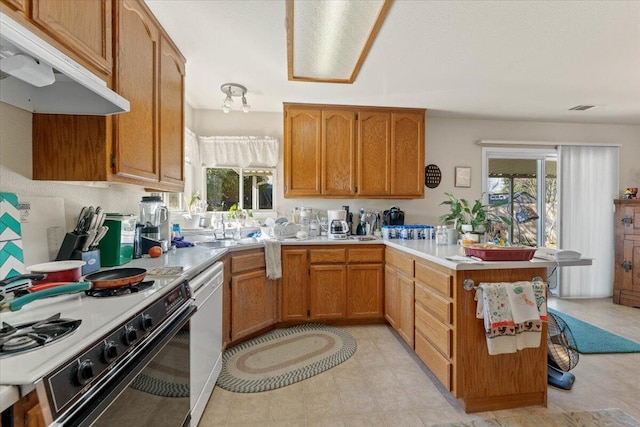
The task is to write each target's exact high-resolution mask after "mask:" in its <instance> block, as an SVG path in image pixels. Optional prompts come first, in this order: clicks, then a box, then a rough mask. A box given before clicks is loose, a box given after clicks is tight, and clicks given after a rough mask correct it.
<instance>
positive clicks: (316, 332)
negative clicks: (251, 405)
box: [217, 323, 356, 393]
mask: <svg viewBox="0 0 640 427" xmlns="http://www.w3.org/2000/svg"><path fill="white" fill-rule="evenodd" d="M355 351H356V340H355V338H353V337H352V336H351V335H350V334H349V333H347V332H346V331H344V330H343V329H340V328H337V327H334V326H327V325H322V324H319V323H306V324H304V325H298V326H294V327H291V328H286V329H276V330H273V331H271V332H268V333H267V334H265V335H262V336H260V337H257V338H254V339H252V340H249V341H246V342H243V343H241V344H238V345H236V346H234V347H231V348H229V349H227V350H226V351H225V352H224V354H223V355H222V372H221V373H220V376H219V377H218V382H217V385H218V386H219V387H222V388H223V389H225V390H229V391H232V392H236V393H256V392H261V391H268V390H274V389H276V388H280V387H284V386H287V385H289V384H293V383H296V382H298V381H302V380H304V379H307V378H310V377H312V376H314V375H317V374H319V373H321V372H324V371H326V370H328V369H331V368H333V367H334V366H337V365H339V364H340V363H342V362H344V361H345V360H347V359H349V358H350V357H351V356H352V355H353V354H354V353H355Z"/></svg>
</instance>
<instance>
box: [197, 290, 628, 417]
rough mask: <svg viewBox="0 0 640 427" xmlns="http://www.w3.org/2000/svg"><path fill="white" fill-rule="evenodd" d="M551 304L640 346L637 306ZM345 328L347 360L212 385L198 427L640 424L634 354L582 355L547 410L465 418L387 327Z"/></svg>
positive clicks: (584, 301) (589, 302) (606, 302)
mask: <svg viewBox="0 0 640 427" xmlns="http://www.w3.org/2000/svg"><path fill="white" fill-rule="evenodd" d="M549 306H550V307H552V308H556V309H558V310H560V311H562V312H564V313H566V314H569V315H571V316H573V317H576V318H578V319H581V320H585V321H588V322H589V323H592V324H594V325H596V326H599V327H601V328H604V329H607V330H609V331H611V332H613V333H616V334H618V335H621V336H624V337H626V338H629V339H632V340H635V341H639V342H640V309H638V308H631V307H623V306H619V305H615V304H613V303H612V302H611V299H610V298H605V299H580V300H566V299H556V298H552V299H550V301H549ZM344 328H345V329H346V330H348V331H349V332H350V333H351V334H352V335H353V336H354V337H355V338H356V339H357V341H358V350H357V351H356V354H354V356H353V357H351V358H350V359H349V360H347V361H346V362H344V363H342V364H341V365H339V366H337V367H335V368H333V369H330V370H329V371H326V372H324V373H322V374H320V375H317V376H315V377H312V378H309V379H307V380H305V381H301V382H299V383H296V384H293V385H290V386H288V387H284V388H281V389H277V390H272V391H268V392H264V393H252V394H243V393H231V392H228V391H225V390H223V389H220V388H219V387H216V389H215V390H214V392H213V395H212V397H211V399H210V400H209V403H208V405H207V408H206V410H205V413H204V415H203V418H202V420H201V422H200V424H199V426H200V427H210V426H262V427H267V426H283V427H284V426H308V427H315V426H332V427H333V426H336V427H337V426H367V427H369V426H371V427H374V426H402V427H405V426H430V425H433V424H438V423H445V422H456V421H469V420H480V419H487V418H496V417H498V418H503V419H504V421H505V422H506V424H507V425H513V426H525V425H526V426H539V424H537V423H536V414H541V413H547V412H560V411H582V410H596V409H606V408H619V409H621V410H623V411H625V412H626V413H627V414H629V415H631V416H633V417H634V418H636V419H638V420H640V404H639V402H640V353H633V354H605V355H580V361H579V363H578V365H577V366H576V368H574V369H573V370H572V372H573V373H574V375H575V376H576V382H575V383H574V385H573V388H572V390H570V391H565V390H560V389H557V388H553V387H549V397H548V407H547V408H543V407H530V408H519V409H512V410H503V411H493V412H482V413H476V414H465V413H464V411H462V409H461V408H460V407H459V406H458V405H457V403H456V401H455V400H454V399H453V398H452V397H451V396H450V395H449V394H448V393H447V392H446V391H443V390H442V388H441V387H440V386H439V384H438V383H437V381H436V380H435V379H432V378H433V377H432V376H431V374H430V373H429V371H428V370H427V369H426V368H425V367H424V365H423V364H422V362H420V361H419V359H417V358H416V357H415V355H414V354H413V353H412V352H411V350H409V349H408V347H406V346H405V345H404V343H403V342H402V340H401V338H399V336H397V335H396V334H395V333H394V332H392V330H391V328H389V327H387V326H385V325H371V326H352V327H344ZM585 427H586V426H585Z"/></svg>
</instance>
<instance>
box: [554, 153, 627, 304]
mask: <svg viewBox="0 0 640 427" xmlns="http://www.w3.org/2000/svg"><path fill="white" fill-rule="evenodd" d="M559 157H560V171H559V185H560V197H559V200H560V230H561V231H560V238H559V247H560V248H562V249H573V250H577V251H579V252H580V253H581V254H582V256H583V257H585V258H593V265H591V266H588V267H563V268H561V269H560V270H562V271H561V273H560V286H559V296H561V297H582V298H590V297H608V296H611V295H612V294H613V263H614V233H613V218H614V212H613V199H614V198H616V194H617V192H618V147H596V146H581V145H562V146H560V148H559Z"/></svg>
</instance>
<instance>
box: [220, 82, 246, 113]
mask: <svg viewBox="0 0 640 427" xmlns="http://www.w3.org/2000/svg"><path fill="white" fill-rule="evenodd" d="M220 90H221V91H222V93H224V94H225V95H226V96H225V98H224V100H223V101H222V111H223V112H225V113H228V112H230V111H231V108H232V107H233V97H234V96H239V97H242V111H243V112H245V113H248V112H249V110H251V105H249V104H247V98H246V97H245V95H246V93H247V88H246V87H244V86H242V85H239V84H237V83H225V84H223V85H222V86H220Z"/></svg>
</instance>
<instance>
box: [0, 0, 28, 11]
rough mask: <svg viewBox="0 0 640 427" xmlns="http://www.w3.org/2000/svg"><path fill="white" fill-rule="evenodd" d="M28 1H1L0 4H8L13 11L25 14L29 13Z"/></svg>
mask: <svg viewBox="0 0 640 427" xmlns="http://www.w3.org/2000/svg"><path fill="white" fill-rule="evenodd" d="M27 1H28V0H0V4H6V5H7V6H9V7H10V8H11V9H13V10H15V11H17V12H22V13H23V14H26V13H27Z"/></svg>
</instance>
